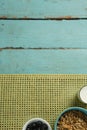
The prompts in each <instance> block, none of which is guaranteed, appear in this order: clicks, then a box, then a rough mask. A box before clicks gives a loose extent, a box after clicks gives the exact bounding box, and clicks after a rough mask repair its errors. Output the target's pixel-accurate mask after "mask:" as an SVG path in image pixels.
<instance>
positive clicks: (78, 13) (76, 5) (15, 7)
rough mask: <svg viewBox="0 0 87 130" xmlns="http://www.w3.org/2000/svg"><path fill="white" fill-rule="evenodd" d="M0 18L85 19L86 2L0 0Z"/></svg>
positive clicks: (82, 0)
mask: <svg viewBox="0 0 87 130" xmlns="http://www.w3.org/2000/svg"><path fill="white" fill-rule="evenodd" d="M0 17H1V18H25V19H26V18H45V19H46V18H55V17H56V18H58V17H59V18H62V17H63V18H68V19H70V18H87V0H38V1H37V0H0Z"/></svg>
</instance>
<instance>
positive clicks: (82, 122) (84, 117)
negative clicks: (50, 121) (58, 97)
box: [54, 107, 87, 130]
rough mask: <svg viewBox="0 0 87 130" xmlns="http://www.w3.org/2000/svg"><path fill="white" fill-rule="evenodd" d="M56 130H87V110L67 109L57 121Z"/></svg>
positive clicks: (80, 108)
mask: <svg viewBox="0 0 87 130" xmlns="http://www.w3.org/2000/svg"><path fill="white" fill-rule="evenodd" d="M54 130H87V110H86V109H84V108H82V107H70V108H68V109H65V110H64V111H63V112H62V113H61V114H60V115H59V116H58V118H57V119H56V122H55V126H54Z"/></svg>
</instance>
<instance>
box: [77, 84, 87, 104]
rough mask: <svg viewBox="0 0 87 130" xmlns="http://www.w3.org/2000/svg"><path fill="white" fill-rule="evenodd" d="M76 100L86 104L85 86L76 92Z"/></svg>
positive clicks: (86, 87) (86, 91) (86, 93)
mask: <svg viewBox="0 0 87 130" xmlns="http://www.w3.org/2000/svg"><path fill="white" fill-rule="evenodd" d="M78 99H79V100H80V101H81V102H82V103H85V104H87V86H84V87H82V88H81V89H80V90H79V92H78Z"/></svg>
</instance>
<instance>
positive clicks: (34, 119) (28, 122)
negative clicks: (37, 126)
mask: <svg viewBox="0 0 87 130" xmlns="http://www.w3.org/2000/svg"><path fill="white" fill-rule="evenodd" d="M36 121H41V122H43V123H44V124H46V125H47V126H48V130H52V128H51V126H50V125H49V123H48V122H47V121H46V120H44V119H42V118H32V119H30V120H29V121H27V122H26V123H25V125H24V126H23V129H22V130H26V128H27V126H28V125H29V124H31V123H33V122H36Z"/></svg>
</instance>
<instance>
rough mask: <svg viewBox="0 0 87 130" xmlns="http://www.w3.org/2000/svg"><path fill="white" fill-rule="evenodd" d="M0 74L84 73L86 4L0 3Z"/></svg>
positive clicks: (59, 0)
mask: <svg viewBox="0 0 87 130" xmlns="http://www.w3.org/2000/svg"><path fill="white" fill-rule="evenodd" d="M0 73H1V74H7V73H8V74H9V73H11V74H13V73H18V74H20V73H30V74H35V73H42V74H43V73H46V74H47V73H50V74H54V73H58V74H60V73H61V74H64V73H66V74H69V73H70V74H75V73H77V74H84V73H87V0H0Z"/></svg>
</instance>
